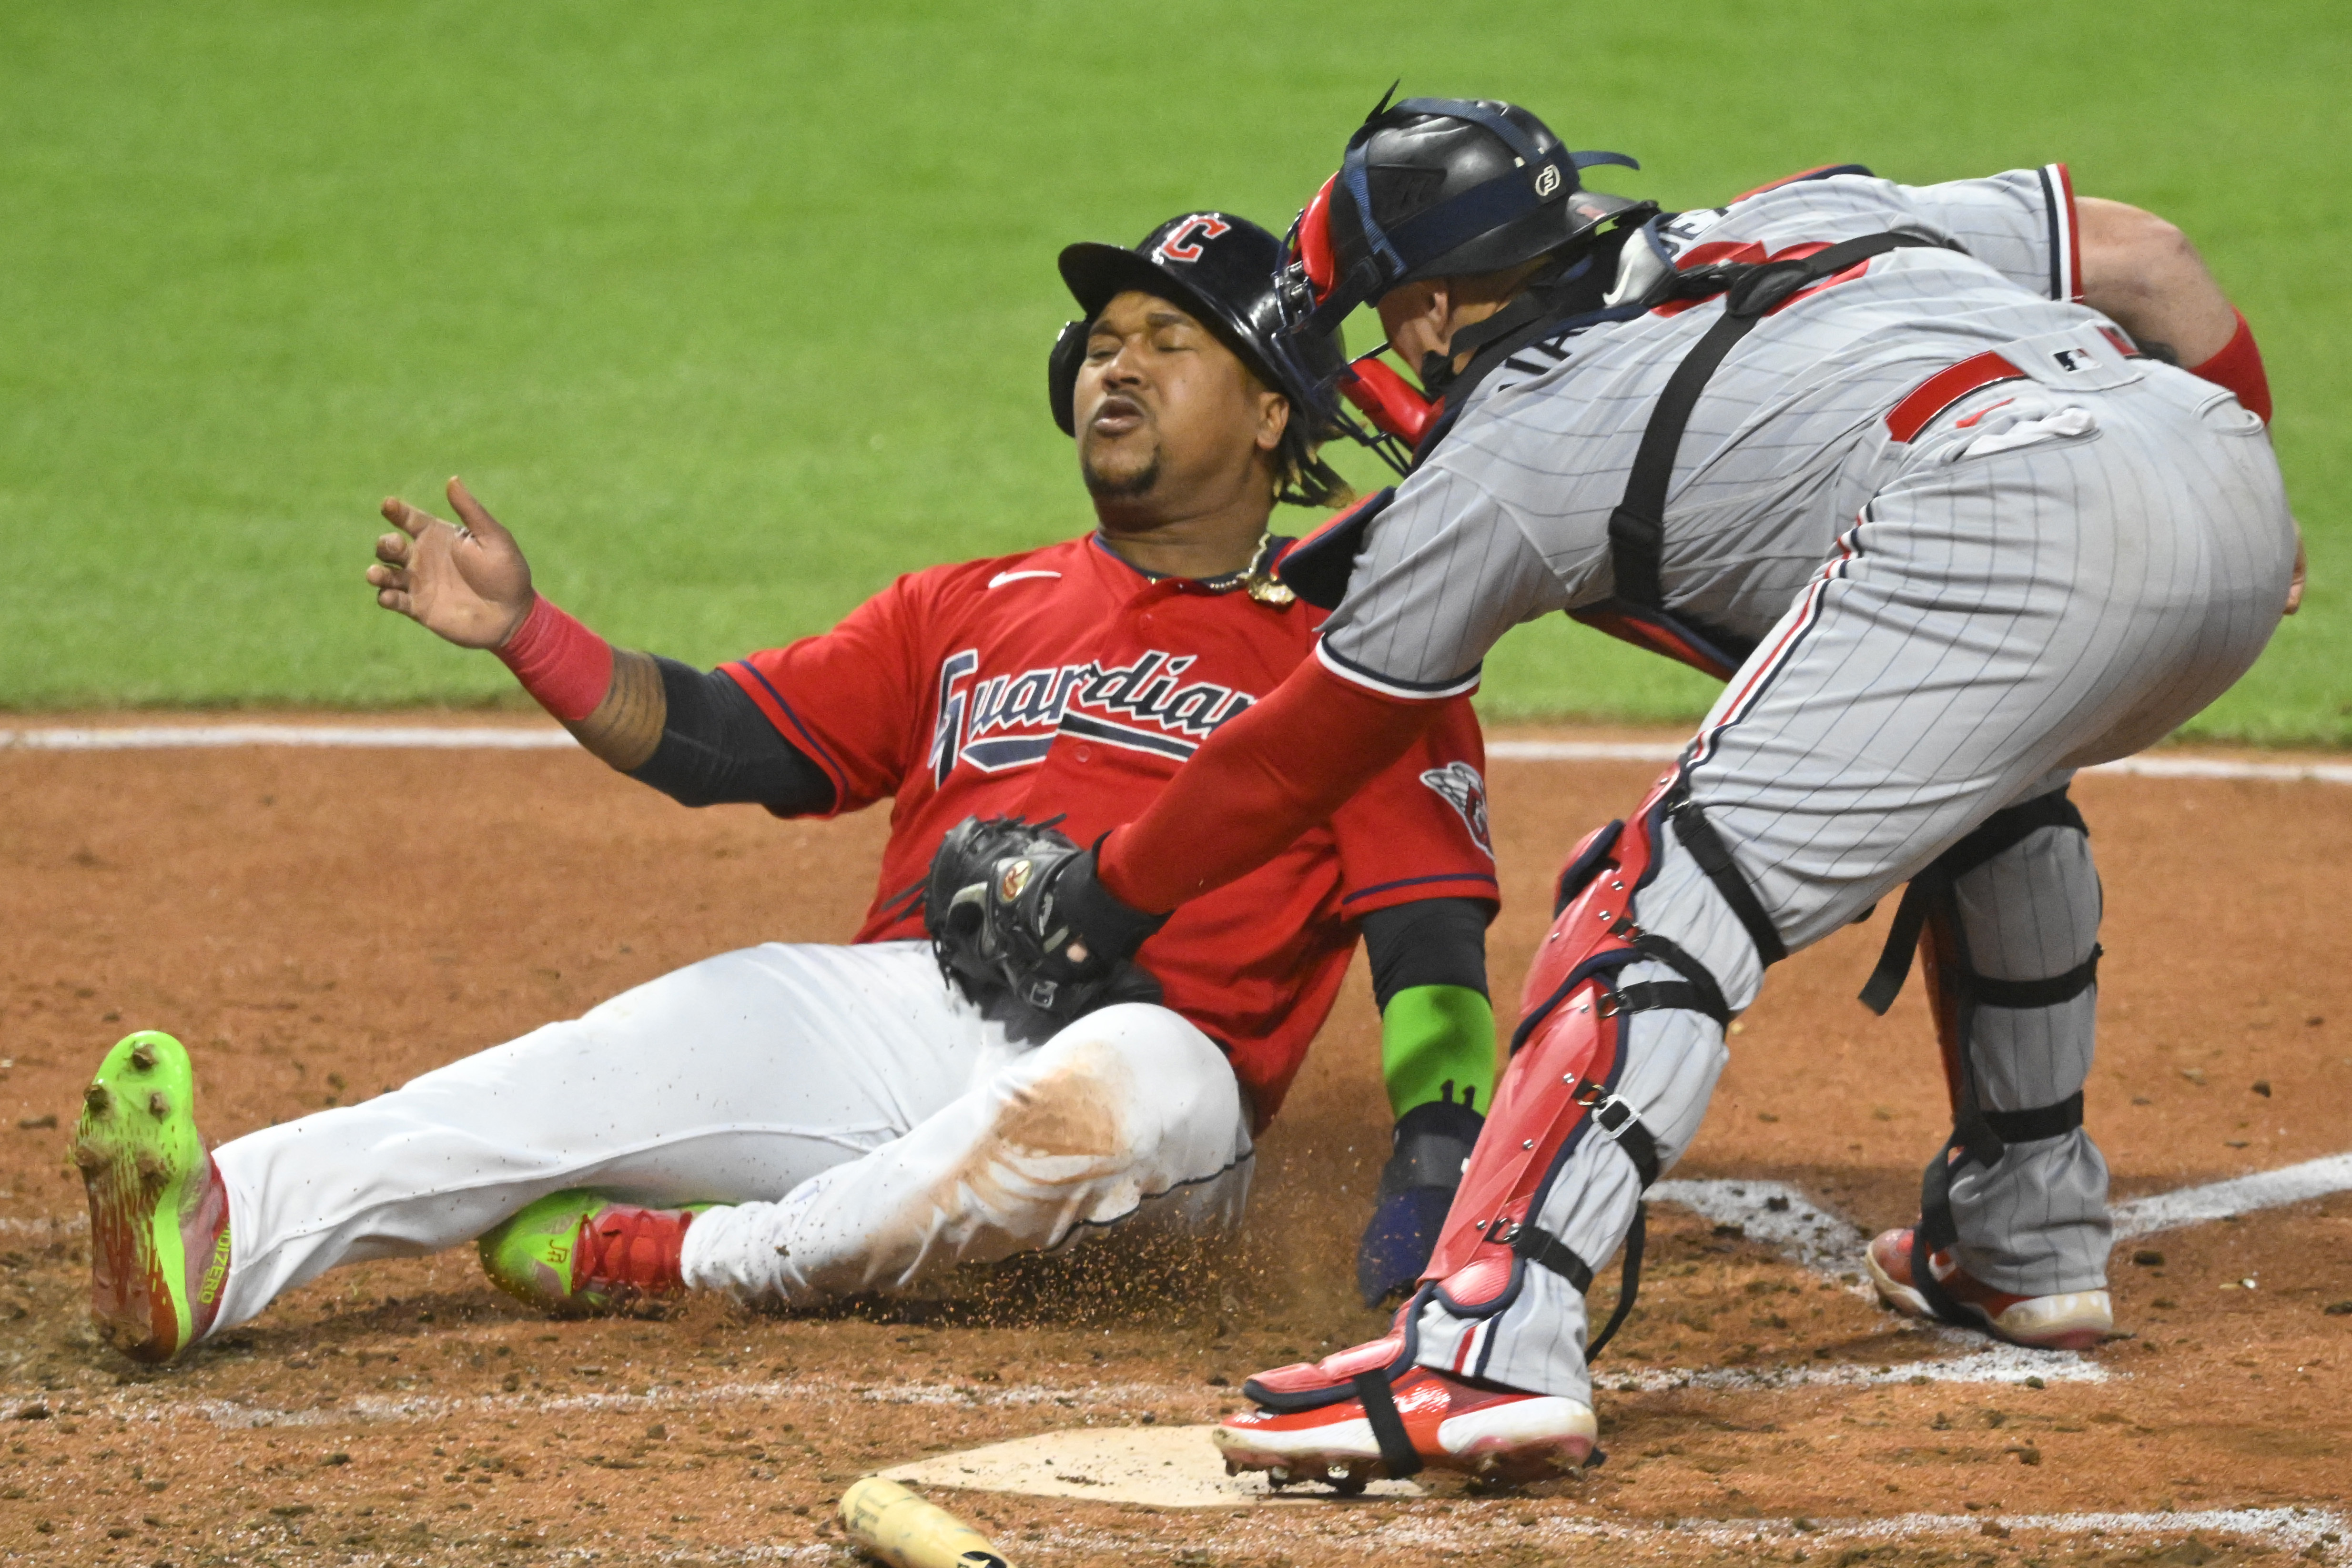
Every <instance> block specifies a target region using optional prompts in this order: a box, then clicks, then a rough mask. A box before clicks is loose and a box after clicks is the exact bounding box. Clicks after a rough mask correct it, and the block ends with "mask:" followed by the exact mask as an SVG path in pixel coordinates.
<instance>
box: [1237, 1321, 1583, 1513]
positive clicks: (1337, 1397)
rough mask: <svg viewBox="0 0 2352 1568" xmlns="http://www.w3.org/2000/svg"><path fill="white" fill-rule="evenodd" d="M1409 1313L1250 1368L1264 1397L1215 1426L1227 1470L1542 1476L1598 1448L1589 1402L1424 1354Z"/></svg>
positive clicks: (1282, 1481) (1339, 1480)
mask: <svg viewBox="0 0 2352 1568" xmlns="http://www.w3.org/2000/svg"><path fill="white" fill-rule="evenodd" d="M1408 1310H1410V1309H1408ZM1410 1343H1411V1335H1410V1332H1409V1331H1408V1330H1407V1329H1406V1328H1405V1327H1404V1325H1403V1323H1402V1314H1400V1322H1399V1327H1398V1329H1397V1330H1396V1332H1394V1333H1391V1334H1390V1335H1389V1336H1388V1337H1387V1338H1386V1339H1381V1340H1374V1341H1373V1342H1371V1343H1369V1344H1360V1345H1357V1346H1356V1347H1355V1348H1353V1349H1351V1350H1343V1351H1341V1352H1339V1354H1336V1355H1330V1356H1326V1357H1325V1358H1324V1359H1323V1360H1321V1361H1319V1362H1316V1363H1314V1364H1300V1365H1297V1366H1285V1367H1279V1368H1277V1369H1276V1370H1275V1371H1272V1372H1265V1373H1260V1374H1259V1375H1257V1376H1255V1377H1253V1378H1251V1379H1250V1380H1249V1382H1248V1383H1246V1384H1245V1385H1243V1392H1244V1393H1245V1394H1247V1395H1248V1396H1250V1397H1251V1398H1252V1399H1254V1400H1255V1401H1257V1403H1258V1404H1259V1406H1262V1408H1260V1409H1257V1410H1252V1411H1247V1412H1244V1414H1242V1415H1238V1416H1227V1417H1226V1418H1225V1419H1224V1420H1223V1421H1222V1422H1220V1423H1218V1426H1217V1429H1216V1432H1215V1434H1214V1436H1215V1440H1216V1445H1217V1448H1218V1449H1219V1450H1220V1451H1221V1452H1222V1453H1223V1455H1224V1458H1225V1469H1226V1471H1227V1472H1228V1473H1232V1472H1234V1471H1237V1470H1265V1471H1266V1472H1267V1473H1268V1479H1270V1480H1271V1481H1272V1482H1273V1483H1274V1484H1275V1485H1276V1486H1286V1485H1288V1484H1290V1483H1291V1482H1293V1481H1299V1480H1319V1481H1327V1482H1328V1483H1329V1484H1330V1485H1332V1486H1334V1487H1336V1488H1338V1489H1339V1490H1341V1491H1343V1492H1352V1491H1360V1490H1363V1488H1364V1486H1365V1484H1366V1483H1367V1482H1369V1481H1371V1480H1373V1479H1380V1478H1399V1479H1401V1478H1402V1477H1404V1476H1409V1475H1412V1474H1413V1473H1414V1472H1416V1471H1418V1470H1422V1469H1442V1470H1459V1471H1463V1472H1465V1473H1466V1474H1470V1475H1474V1476H1476V1477H1478V1478H1480V1479H1485V1480H1496V1481H1506V1482H1518V1481H1528V1480H1538V1479H1544V1478H1546V1477H1549V1476H1557V1475H1562V1474H1565V1473H1566V1472H1568V1471H1570V1470H1573V1469H1578V1468H1579V1467H1580V1466H1581V1465H1583V1464H1584V1462H1585V1460H1586V1459H1587V1458H1590V1457H1591V1453H1592V1443H1593V1437H1594V1434H1595V1432H1596V1430H1597V1428H1596V1426H1595V1423H1594V1421H1593V1418H1592V1408H1591V1406H1589V1405H1586V1404H1584V1403H1582V1402H1581V1401H1580V1400H1575V1399H1570V1398H1566V1397H1564V1396H1559V1395H1553V1394H1522V1393H1518V1392H1517V1391H1514V1390H1511V1389H1506V1388H1496V1387H1494V1386H1491V1385H1479V1384H1475V1383H1471V1382H1467V1381H1465V1380H1464V1379H1462V1378H1458V1377H1454V1376H1451V1375H1447V1374H1445V1373H1442V1372H1433V1371H1431V1370H1430V1369H1429V1368H1427V1367H1424V1366H1415V1365H1413V1364H1412V1363H1411V1358H1410V1354H1409V1347H1410ZM1367 1397H1370V1399H1371V1400H1372V1401H1373V1408H1371V1409H1367V1408H1366V1406H1365V1400H1366V1398H1367Z"/></svg>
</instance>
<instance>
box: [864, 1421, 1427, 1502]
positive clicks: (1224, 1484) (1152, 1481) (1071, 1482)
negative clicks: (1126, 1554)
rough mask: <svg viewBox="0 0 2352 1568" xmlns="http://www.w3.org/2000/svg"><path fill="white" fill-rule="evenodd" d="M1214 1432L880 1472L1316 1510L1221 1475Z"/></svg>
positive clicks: (1098, 1438) (936, 1480)
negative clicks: (1285, 1504)
mask: <svg viewBox="0 0 2352 1568" xmlns="http://www.w3.org/2000/svg"><path fill="white" fill-rule="evenodd" d="M1215 1429H1216V1428H1214V1427H1075V1428H1073V1429H1071V1430H1069V1431H1066V1432H1041V1433H1039V1434H1038V1435H1037V1436H1036V1437H1016V1438H1014V1439H1013V1441H1012V1442H1009V1443H991V1444H990V1445H989V1446H988V1447H987V1448H971V1449H967V1450H966V1451H965V1452H963V1453H961V1454H941V1455H940V1456H939V1457H938V1458H931V1459H919V1460H917V1461H916V1462H915V1463H913V1464H911V1465H900V1466H899V1467H898V1469H889V1470H884V1471H882V1472H881V1473H882V1476H883V1478H884V1479H887V1480H894V1481H901V1482H904V1483H906V1484H907V1485H909V1486H926V1487H961V1488H963V1489H964V1490H967V1491H1003V1492H1019V1493H1021V1494H1023V1495H1024V1496H1028V1497H1090V1498H1094V1499H1096V1500H1099V1501H1102V1502H1140V1503H1150V1504H1153V1505H1155V1506H1157V1507H1160V1508H1236V1507H1242V1508H1245V1507H1249V1506H1251V1505H1253V1504H1257V1503H1268V1502H1315V1501H1320V1500H1327V1499H1328V1498H1329V1497H1330V1496H1331V1495H1332V1494H1331V1492H1330V1491H1329V1490H1328V1489H1327V1488H1324V1487H1319V1486H1317V1485H1314V1484H1312V1483H1307V1484H1304V1485H1301V1486H1298V1487H1297V1488H1295V1489H1291V1490H1284V1491H1279V1492H1277V1491H1276V1490H1274V1489H1272V1488H1271V1487H1269V1486H1267V1485H1266V1481H1265V1473H1264V1472H1263V1471H1258V1470H1244V1471H1243V1472H1242V1473H1241V1474H1240V1475H1237V1476H1229V1475H1227V1474H1225V1461H1224V1458H1223V1456H1222V1455H1221V1454H1219V1453H1218V1452H1217V1448H1216V1445H1215V1444H1213V1443H1212V1442H1211V1441H1210V1440H1209V1434H1210V1433H1211V1432H1213V1431H1214V1430H1215ZM1363 1495H1365V1496H1366V1497H1387V1498H1402V1497H1422V1496H1424V1495H1426V1494H1425V1493H1423V1490H1422V1489H1421V1488H1420V1487H1417V1486H1415V1485H1414V1484H1413V1483H1412V1482H1411V1481H1374V1482H1372V1483H1371V1485H1370V1486H1369V1487H1367V1488H1366V1489H1365V1490H1364V1494H1363Z"/></svg>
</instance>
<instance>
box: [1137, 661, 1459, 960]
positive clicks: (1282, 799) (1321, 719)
mask: <svg viewBox="0 0 2352 1568" xmlns="http://www.w3.org/2000/svg"><path fill="white" fill-rule="evenodd" d="M1442 711H1443V705H1441V704H1437V703H1420V702H1401V701H1396V700H1392V699H1390V698H1387V697H1381V696H1376V695H1373V694H1372V693H1370V692H1369V691H1366V690H1365V689H1364V688H1363V687H1361V686H1359V685H1354V684H1353V683H1351V682H1348V681H1343V680H1341V679H1339V677H1338V676H1337V675H1334V674H1330V673H1329V672H1328V671H1327V670H1325V669H1324V668H1323V665H1322V664H1321V663H1320V662H1319V661H1318V660H1315V659H1308V660H1307V661H1305V662H1304V663H1302V664H1299V665H1298V667H1297V669H1295V670H1293V671H1292V672H1291V673H1290V675H1289V677H1288V678H1287V679H1286V680H1285V681H1284V682H1283V683H1282V685H1279V686H1277V687H1276V688H1275V690H1274V693H1273V695H1270V696H1268V697H1267V698H1266V699H1265V701H1264V702H1261V703H1259V704H1258V705H1257V706H1255V707H1253V708H1251V709H1250V710H1249V711H1248V712H1247V713H1244V714H1243V715H1241V716H1239V717H1237V718H1234V719H1230V720H1228V721H1227V722H1225V723H1224V724H1223V725H1220V726H1219V727H1218V728H1217V732H1216V733H1215V734H1214V735H1213V736H1211V737H1209V739H1208V740H1207V742H1206V743H1205V744H1203V745H1202V747H1201V749H1200V750H1199V751H1197V752H1195V753H1193V755H1192V760H1190V761H1189V762H1187V763H1185V764H1184V766H1183V767H1182V768H1180V769H1179V770H1178V771H1177V774H1176V778H1175V780H1174V781H1173V782H1172V783H1171V784H1170V785H1169V786H1168V788H1167V789H1165V790H1163V791H1161V793H1160V798H1159V799H1158V800H1154V801H1153V802H1152V803H1151V807H1150V810H1147V811H1145V812H1144V814H1143V815H1142V816H1141V817H1139V818H1138V819H1136V821H1133V822H1130V823H1129V824H1128V825H1127V826H1126V827H1123V828H1121V829H1119V830H1118V831H1117V832H1115V833H1113V834H1111V835H1110V838H1109V839H1108V841H1107V842H1105V843H1104V845H1103V848H1102V853H1101V856H1100V857H1099V862H1098V867H1097V875H1098V877H1099V878H1100V880H1101V883H1102V885H1103V886H1104V887H1105V888H1106V889H1108V891H1109V892H1110V893H1111V894H1114V895H1115V896H1117V897H1118V899H1120V900H1121V901H1123V902H1124V903H1126V904H1129V905H1131V906H1133V907H1134V908H1136V909H1139V910H1146V911H1150V912H1151V913H1153V914H1160V913H1164V912H1166V911H1168V910H1171V909H1174V908H1175V907H1176V906H1177V905H1178V904H1181V903H1183V902H1184V901H1185V900H1187V899H1190V898H1196V897H1198V896H1199V895H1200V894H1203V893H1206V892H1208V891H1210V890H1211V889H1212V888H1217V887H1222V886H1223V885H1224V884H1225V883H1229V882H1232V881H1234V879H1236V878H1237V877H1241V876H1244V875H1245V874H1247V873H1250V872H1252V871H1255V869H1257V868H1258V867H1259V866H1261V865H1264V864H1265V862H1267V861H1270V860H1272V859H1273V858H1274V857H1275V856H1276V855H1277V854H1280V853H1281V852H1283V851H1284V850H1286V849H1287V848H1289V847H1290V845H1292V844H1293V843H1295V842H1297V840H1298V836H1299V835H1300V834H1301V833H1304V832H1306V831H1307V830H1308V829H1310V828H1312V827H1314V826H1315V825H1316V824H1317V823H1318V822H1321V821H1325V820H1326V819H1327V818H1328V817H1329V816H1330V815H1331V813H1332V811H1333V810H1335V809H1337V808H1338V807H1339V804H1340V802H1342V801H1344V800H1347V799H1348V797H1349V796H1350V795H1353V794H1354V793H1355V792H1356V791H1357V790H1358V789H1361V788H1362V787H1363V786H1364V785H1365V784H1366V783H1367V782H1369V781H1370V779H1372V778H1373V777H1374V776H1375V775H1377V774H1378V773H1379V772H1380V771H1381V769H1382V768H1386V767H1387V766H1388V765H1389V764H1390V763H1391V762H1394V761H1395V760H1396V759H1397V758H1400V757H1402V756H1403V755H1404V752H1405V748H1406V747H1409V746H1411V745H1412V743H1413V741H1414V740H1415V739H1416V738H1417V737H1419V736H1420V735H1421V734H1422V732H1423V730H1424V729H1425V728H1427V727H1428V726H1430V725H1431V724H1433V723H1434V722H1436V720H1437V717H1438V716H1439V715H1440V713H1441V712H1442Z"/></svg>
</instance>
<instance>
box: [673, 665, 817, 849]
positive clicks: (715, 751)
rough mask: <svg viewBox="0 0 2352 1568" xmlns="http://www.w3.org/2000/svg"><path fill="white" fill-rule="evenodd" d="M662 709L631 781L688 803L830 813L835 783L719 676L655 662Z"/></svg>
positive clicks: (726, 678)
mask: <svg viewBox="0 0 2352 1568" xmlns="http://www.w3.org/2000/svg"><path fill="white" fill-rule="evenodd" d="M654 663H655V664H656V667H657V668H658V669H659V670H660V672H661V681H662V696H663V700H664V706H665V708H666V712H665V715H664V717H663V721H662V736H661V740H660V743H659V744H657V745H656V747H654V754H653V756H651V757H650V758H646V761H645V763H644V764H643V765H642V766H640V767H638V768H635V769H633V770H632V771H631V773H630V775H629V777H630V778H632V779H636V780H637V781H638V782H639V783H642V784H649V785H651V786H652V787H653V788H655V789H658V790H660V791H661V792H662V793H663V794H665V795H667V796H668V797H669V798H670V799H671V800H677V801H678V802H679V803H680V804H682V805H688V806H715V805H721V804H727V803H741V804H751V805H760V806H765V807H767V808H768V809H769V810H772V811H776V812H779V813H782V814H783V815H785V816H795V817H797V816H809V815H813V814H816V813H820V812H824V811H830V810H833V806H834V802H835V799H836V797H835V792H834V783H833V780H832V779H831V778H829V777H827V776H826V774H825V772H824V769H823V768H820V767H818V766H817V764H816V763H815V762H814V761H812V760H811V759H810V758H808V757H807V756H805V755H804V754H803V753H802V752H801V751H799V750H798V749H796V748H795V747H793V744H792V743H791V742H790V741H789V740H787V739H785V738H784V737H783V735H782V733H781V732H779V731H778V730H777V728H776V727H775V726H774V725H773V724H772V723H771V722H770V720H769V718H768V716H767V715H766V714H765V713H763V712H762V711H761V708H760V705H759V704H757V703H755V702H754V701H752V700H751V694H750V693H749V692H746V691H745V690H744V689H743V688H742V687H741V686H740V685H737V684H736V682H735V681H734V680H732V679H731V678H730V677H729V676H728V675H727V674H725V673H724V672H722V671H717V670H714V671H711V672H710V673H709V674H704V673H702V672H701V671H699V670H696V669H693V668H690V667H689V666H688V665H685V664H679V663H678V662H677V660H675V659H664V658H660V657H658V656H657V657H656V659H655V661H654Z"/></svg>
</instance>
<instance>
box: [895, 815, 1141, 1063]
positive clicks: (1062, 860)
mask: <svg viewBox="0 0 2352 1568" xmlns="http://www.w3.org/2000/svg"><path fill="white" fill-rule="evenodd" d="M1060 821H1062V819H1061V818H1059V817H1052V818H1048V819H1047V820H1046V821H1042V822H1025V821H1022V820H1021V819H1020V818H1018V817H986V818H982V817H967V818H965V819H964V820H963V821H961V822H959V823H957V824H956V825H955V826H954V827H953V828H951V829H950V830H949V831H948V833H947V836H946V837H945V838H943V839H942V840H940V847H939V850H938V852H936V853H934V854H933V855H932V856H931V871H930V878H929V883H928V884H927V886H926V888H925V896H924V902H923V923H924V925H927V926H928V927H929V930H930V934H931V951H932V952H933V953H934V954H936V955H937V956H938V957H939V961H940V974H941V975H942V976H944V977H946V978H947V981H948V983H949V984H950V985H952V986H954V987H956V988H958V989H960V990H961V991H962V992H963V994H964V995H965V996H967V997H970V998H971V999H972V1000H973V1001H975V1002H978V1003H980V1004H982V1005H983V1006H985V1005H986V1004H987V1003H988V1002H990V1001H991V1000H993V999H994V998H999V997H1004V996H1010V997H1012V998H1014V999H1015V1000H1018V1001H1020V1002H1022V1003H1024V1005H1026V1006H1028V1007H1032V1008H1034V1009H1037V1010H1038V1011H1039V1012H1042V1013H1044V1014H1045V1015H1046V1016H1047V1017H1049V1018H1051V1019H1054V1020H1055V1022H1057V1023H1067V1022H1069V1021H1070V1020H1071V1019H1076V1018H1078V1017H1080V1016H1081V1015H1083V1014H1086V1013H1089V1012H1092V1011H1094V1010H1095V1009H1097V1008H1103V1007H1108V1006H1109V1005H1110V1004H1111V1003H1113V1002H1156V1001H1158V1000H1160V982H1159V981H1157V980H1155V979H1153V978H1152V977H1151V976H1150V974H1149V973H1148V972H1147V971H1146V970H1144V969H1143V968H1142V967H1140V966H1139V965H1138V964H1136V963H1135V962H1134V960H1133V954H1134V952H1135V950H1136V948H1138V947H1139V946H1142V943H1143V939H1144V938H1145V937H1146V936H1150V935H1151V933H1152V932H1154V931H1156V930H1158V929H1159V928H1160V925H1162V924H1164V923H1165V921H1166V919H1167V916H1165V915H1144V914H1142V913H1140V912H1139V911H1137V910H1133V909H1129V908H1128V907H1127V905H1125V904H1121V903H1120V902H1119V901H1118V899H1116V898H1114V897H1113V896H1112V895H1111V894H1109V893H1108V892H1107V891H1105V890H1104V888H1103V886H1102V884H1101V883H1098V882H1097V881H1096V880H1095V875H1094V859H1095V857H1094V852H1093V851H1091V850H1082V849H1080V848H1078V846H1077V845H1076V843H1074V842H1073V841H1071V840H1070V839H1069V838H1068V837H1067V836H1066V835H1065V834H1063V833H1061V832H1060V831H1057V830H1056V824H1057V823H1059V822H1060Z"/></svg>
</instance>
